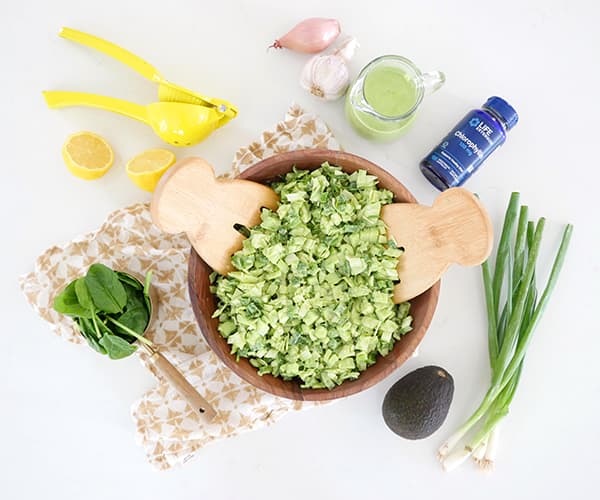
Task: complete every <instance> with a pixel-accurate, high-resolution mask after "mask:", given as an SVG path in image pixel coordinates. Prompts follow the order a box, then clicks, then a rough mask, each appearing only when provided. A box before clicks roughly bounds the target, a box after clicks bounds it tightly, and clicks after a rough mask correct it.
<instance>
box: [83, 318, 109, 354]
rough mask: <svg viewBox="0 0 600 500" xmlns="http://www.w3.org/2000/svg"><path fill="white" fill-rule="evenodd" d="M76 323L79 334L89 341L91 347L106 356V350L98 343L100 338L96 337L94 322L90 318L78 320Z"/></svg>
mask: <svg viewBox="0 0 600 500" xmlns="http://www.w3.org/2000/svg"><path fill="white" fill-rule="evenodd" d="M76 323H77V328H78V329H79V332H80V333H81V335H82V337H83V338H84V339H85V340H87V343H88V344H89V346H90V347H91V348H92V349H94V350H95V351H98V352H99V353H100V354H106V349H105V348H104V347H102V346H101V345H100V343H99V342H98V337H97V336H96V331H95V330H94V326H93V325H92V322H91V321H90V320H89V319H88V318H77V320H76Z"/></svg>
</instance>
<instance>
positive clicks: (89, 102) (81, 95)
mask: <svg viewBox="0 0 600 500" xmlns="http://www.w3.org/2000/svg"><path fill="white" fill-rule="evenodd" d="M42 94H43V95H44V99H46V104H48V107H49V108H65V107H67V106H90V107H92V108H100V109H104V110H106V111H112V112H114V113H120V114H122V115H125V116H128V117H129V118H133V119H134V120H139V121H141V122H143V123H146V124H148V116H147V112H146V107H145V106H141V105H140V104H135V103H133V102H129V101H124V100H122V99H115V98H114V97H106V96H102V95H96V94H87V93H85V92H64V91H44V92H42Z"/></svg>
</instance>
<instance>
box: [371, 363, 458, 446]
mask: <svg viewBox="0 0 600 500" xmlns="http://www.w3.org/2000/svg"><path fill="white" fill-rule="evenodd" d="M453 395H454V380H452V376H451V375H450V374H449V373H448V372H447V371H446V370H444V369H443V368H440V367H439V366H424V367H423V368H419V369H417V370H415V371H413V372H410V373H409V374H408V375H405V376H404V377H402V378H401V379H400V380H398V382H396V383H395V384H394V385H393V386H392V387H390V389H389V391H388V392H387V394H386V395H385V398H383V405H382V408H381V412H382V413H383V420H384V421H385V423H386V425H387V426H388V427H389V428H390V429H391V430H392V431H393V432H395V433H396V434H398V435H399V436H402V437H403V438H406V439H423V438H426V437H428V436H431V434H433V433H434V432H435V431H437V430H438V429H439V428H440V427H441V425H442V424H443V423H444V420H446V416H447V415H448V410H449V409H450V404H451V403H452V396H453Z"/></svg>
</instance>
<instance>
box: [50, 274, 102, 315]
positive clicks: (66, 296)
mask: <svg viewBox="0 0 600 500" xmlns="http://www.w3.org/2000/svg"><path fill="white" fill-rule="evenodd" d="M54 310H55V311H56V312H59V313H61V314H68V315H69V316H80V317H82V318H91V317H92V314H93V313H92V311H91V310H89V309H87V308H86V307H83V306H82V305H81V304H80V303H79V300H78V298H77V293H76V292H75V282H74V281H72V282H71V283H69V284H68V285H67V287H66V288H65V289H64V290H63V291H62V292H61V293H59V294H58V295H57V296H56V298H55V299H54Z"/></svg>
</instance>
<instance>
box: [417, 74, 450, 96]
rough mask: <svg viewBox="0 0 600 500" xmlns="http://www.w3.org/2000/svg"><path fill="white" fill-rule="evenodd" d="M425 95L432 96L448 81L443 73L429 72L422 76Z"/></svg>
mask: <svg viewBox="0 0 600 500" xmlns="http://www.w3.org/2000/svg"><path fill="white" fill-rule="evenodd" d="M421 81H422V82H423V88H424V89H425V94H432V93H433V92H435V91H436V90H438V89H439V88H440V87H441V86H442V85H444V82H445V81H446V75H444V73H442V72H441V71H428V72H427V73H423V74H422V75H421Z"/></svg>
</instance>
